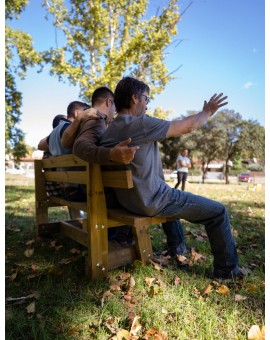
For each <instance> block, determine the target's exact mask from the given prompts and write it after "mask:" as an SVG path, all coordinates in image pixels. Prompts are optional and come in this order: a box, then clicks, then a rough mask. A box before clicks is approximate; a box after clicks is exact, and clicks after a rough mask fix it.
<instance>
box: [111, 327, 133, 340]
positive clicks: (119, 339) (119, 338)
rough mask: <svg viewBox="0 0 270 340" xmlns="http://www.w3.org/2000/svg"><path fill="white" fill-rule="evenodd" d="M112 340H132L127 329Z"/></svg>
mask: <svg viewBox="0 0 270 340" xmlns="http://www.w3.org/2000/svg"><path fill="white" fill-rule="evenodd" d="M112 339H116V340H123V339H125V340H129V339H130V335H129V331H127V330H125V329H121V330H120V331H119V332H117V333H116V337H113V338H112Z"/></svg>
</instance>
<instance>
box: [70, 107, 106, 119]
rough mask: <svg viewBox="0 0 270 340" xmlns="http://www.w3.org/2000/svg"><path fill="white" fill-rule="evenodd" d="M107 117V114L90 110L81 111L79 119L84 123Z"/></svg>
mask: <svg viewBox="0 0 270 340" xmlns="http://www.w3.org/2000/svg"><path fill="white" fill-rule="evenodd" d="M106 117H107V116H106V115H105V113H102V112H100V111H98V110H97V109H94V108H90V109H87V110H84V111H79V113H78V116H77V119H78V120H79V122H82V121H84V120H86V119H105V118H106Z"/></svg>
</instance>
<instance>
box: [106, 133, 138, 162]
mask: <svg viewBox="0 0 270 340" xmlns="http://www.w3.org/2000/svg"><path fill="white" fill-rule="evenodd" d="M130 142H131V138H128V139H126V140H125V141H123V142H121V143H119V144H117V145H116V146H115V147H114V148H112V149H111V150H110V160H111V161H113V162H118V163H124V164H129V163H130V162H131V161H132V160H133V158H134V155H135V153H136V151H137V150H138V149H139V148H140V147H139V146H132V147H130V148H129V147H128V144H130Z"/></svg>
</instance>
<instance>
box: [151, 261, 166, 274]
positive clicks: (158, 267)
mask: <svg viewBox="0 0 270 340" xmlns="http://www.w3.org/2000/svg"><path fill="white" fill-rule="evenodd" d="M149 262H150V263H151V265H152V266H153V267H154V269H155V270H158V271H159V272H162V271H163V269H162V268H161V266H160V265H159V264H157V263H156V262H154V261H152V260H150V261H149Z"/></svg>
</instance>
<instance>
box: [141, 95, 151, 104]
mask: <svg viewBox="0 0 270 340" xmlns="http://www.w3.org/2000/svg"><path fill="white" fill-rule="evenodd" d="M142 96H143V97H144V98H145V100H146V104H148V103H149V102H150V97H148V96H146V95H145V94H142Z"/></svg>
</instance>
